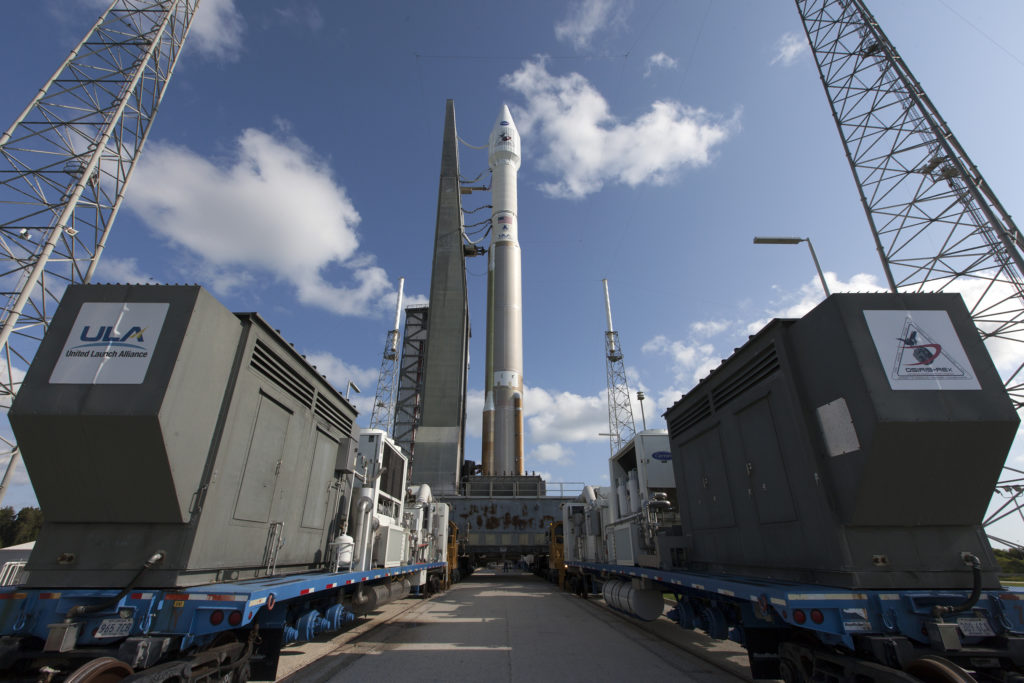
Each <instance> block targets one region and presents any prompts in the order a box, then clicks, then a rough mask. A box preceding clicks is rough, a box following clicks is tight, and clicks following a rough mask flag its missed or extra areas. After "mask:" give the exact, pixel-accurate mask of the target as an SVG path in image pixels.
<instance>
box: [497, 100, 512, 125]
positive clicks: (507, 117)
mask: <svg viewBox="0 0 1024 683" xmlns="http://www.w3.org/2000/svg"><path fill="white" fill-rule="evenodd" d="M504 126H512V127H513V128H515V127H516V124H515V121H513V120H512V112H510V111H509V110H508V105H507V104H503V105H501V113H499V114H498V118H497V119H496V120H495V122H494V127H495V128H500V127H504Z"/></svg>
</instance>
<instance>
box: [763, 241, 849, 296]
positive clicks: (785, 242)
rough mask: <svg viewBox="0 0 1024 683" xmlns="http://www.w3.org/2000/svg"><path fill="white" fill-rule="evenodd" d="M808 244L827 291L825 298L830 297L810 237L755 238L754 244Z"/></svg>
mask: <svg viewBox="0 0 1024 683" xmlns="http://www.w3.org/2000/svg"><path fill="white" fill-rule="evenodd" d="M801 242H807V248H808V249H810V250H811V259H813V260H814V267H815V268H817V269H818V279H819V280H821V288H822V289H824V290H825V296H830V295H831V294H832V292H830V291H828V285H827V284H825V274H824V273H823V272H821V264H820V263H818V255H817V254H815V253H814V245H813V244H811V238H810V237H755V238H754V244H800V243H801Z"/></svg>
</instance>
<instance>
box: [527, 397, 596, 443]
mask: <svg viewBox="0 0 1024 683" xmlns="http://www.w3.org/2000/svg"><path fill="white" fill-rule="evenodd" d="M524 394H525V395H524V397H523V405H524V407H525V415H524V417H525V422H526V429H527V432H528V436H527V438H528V440H529V442H530V443H534V444H538V447H539V444H546V443H557V442H573V441H598V440H601V439H603V438H605V437H602V436H598V434H600V433H601V432H607V431H608V400H607V398H606V397H605V395H604V392H601V393H600V394H598V395H597V396H580V395H579V394H573V393H571V392H568V391H562V392H557V393H553V392H548V391H546V390H544V389H540V388H537V387H527V388H525V389H524Z"/></svg>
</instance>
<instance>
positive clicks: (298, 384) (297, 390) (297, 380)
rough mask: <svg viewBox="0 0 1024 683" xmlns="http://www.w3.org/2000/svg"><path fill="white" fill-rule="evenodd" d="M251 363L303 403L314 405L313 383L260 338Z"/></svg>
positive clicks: (276, 384)
mask: <svg viewBox="0 0 1024 683" xmlns="http://www.w3.org/2000/svg"><path fill="white" fill-rule="evenodd" d="M249 365H250V367H252V369H253V370H255V371H256V372H258V373H259V374H261V375H263V376H264V377H266V378H267V379H268V380H270V382H271V383H273V384H274V385H275V386H277V387H278V388H280V389H281V390H282V391H284V392H285V393H287V394H288V395H289V396H291V397H292V398H294V399H295V400H296V401H298V402H299V403H301V404H302V405H304V406H306V407H307V408H310V407H312V406H313V394H314V393H315V392H314V391H313V385H312V384H311V383H310V382H309V381H308V380H306V379H305V378H304V377H303V376H302V375H300V374H299V373H298V372H297V371H296V370H295V369H294V368H292V367H291V366H290V365H288V363H286V362H285V361H284V359H282V358H281V357H280V356H278V355H277V354H276V353H274V352H273V351H271V350H270V347H269V346H267V345H266V344H264V343H263V342H262V341H261V340H259V339H257V340H256V347H255V348H254V349H253V351H252V359H251V360H250V361H249Z"/></svg>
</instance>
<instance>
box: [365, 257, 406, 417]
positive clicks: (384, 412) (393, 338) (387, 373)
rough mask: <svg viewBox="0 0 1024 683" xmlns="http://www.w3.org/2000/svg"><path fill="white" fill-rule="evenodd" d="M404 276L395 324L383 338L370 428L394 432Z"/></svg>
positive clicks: (400, 280) (399, 291) (400, 285)
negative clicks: (385, 337)
mask: <svg viewBox="0 0 1024 683" xmlns="http://www.w3.org/2000/svg"><path fill="white" fill-rule="evenodd" d="M404 287H405V278H404V277H402V278H398V303H397V304H396V305H395V325H394V327H393V328H392V329H391V330H389V331H388V336H387V339H385V340H384V354H383V355H382V357H381V361H380V373H379V374H378V375H377V393H376V395H375V396H374V399H373V413H372V414H371V415H370V429H383V430H384V431H385V432H387V433H388V434H394V419H395V394H396V392H397V390H398V335H399V329H398V323H399V322H400V321H401V319H402V290H403V288H404Z"/></svg>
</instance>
